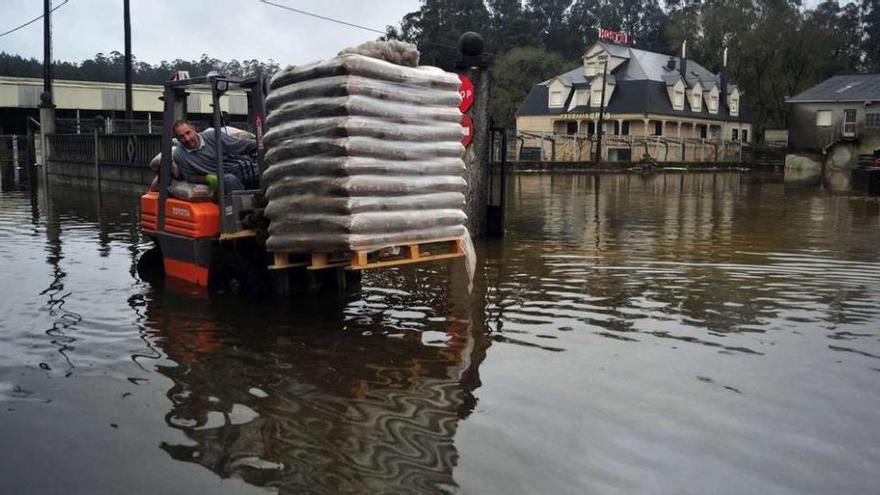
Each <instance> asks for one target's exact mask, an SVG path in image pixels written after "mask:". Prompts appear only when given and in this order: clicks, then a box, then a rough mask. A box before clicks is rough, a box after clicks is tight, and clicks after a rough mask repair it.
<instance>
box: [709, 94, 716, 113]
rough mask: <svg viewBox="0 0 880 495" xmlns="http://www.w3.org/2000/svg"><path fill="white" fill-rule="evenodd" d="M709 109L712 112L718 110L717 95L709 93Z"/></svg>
mask: <svg viewBox="0 0 880 495" xmlns="http://www.w3.org/2000/svg"><path fill="white" fill-rule="evenodd" d="M709 111H710V112H712V113H716V112H717V111H718V95H709Z"/></svg>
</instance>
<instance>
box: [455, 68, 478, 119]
mask: <svg viewBox="0 0 880 495" xmlns="http://www.w3.org/2000/svg"><path fill="white" fill-rule="evenodd" d="M458 78H459V79H460V80H461V86H460V87H459V88H458V96H460V97H461V103H459V104H458V109H459V110H461V113H464V112H467V111H468V110H470V108H471V105H473V104H474V83H472V82H471V78H469V77H468V76H465V75H464V74H459V75H458Z"/></svg>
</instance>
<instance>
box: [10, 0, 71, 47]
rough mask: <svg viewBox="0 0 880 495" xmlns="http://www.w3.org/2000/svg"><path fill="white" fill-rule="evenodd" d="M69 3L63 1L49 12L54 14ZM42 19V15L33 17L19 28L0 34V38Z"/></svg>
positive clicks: (65, 0)
mask: <svg viewBox="0 0 880 495" xmlns="http://www.w3.org/2000/svg"><path fill="white" fill-rule="evenodd" d="M69 1H70V0H64V3H62V4H61V5H59V6H57V7H54V8H53V9H52V10H50V11H49V12H55V11H56V10H58V9H60V8H61V7H64V4H66V3H67V2H69ZM42 18H43V16H42V15H39V16H37V17H34V18H33V19H31V20H29V21H27V22H26V23H24V24H22V25H21V26H18V27H15V28H12V29H10V30H9V31H6V32H5V33H0V38H2V37H4V36H6V35H7V34H12V33H14V32H16V31H18V30H19V29H24V28H26V27H28V26H30V25H31V24H33V23H35V22H37V21H39V20H40V19H42Z"/></svg>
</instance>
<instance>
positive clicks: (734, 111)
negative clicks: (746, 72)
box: [727, 94, 739, 117]
mask: <svg viewBox="0 0 880 495" xmlns="http://www.w3.org/2000/svg"><path fill="white" fill-rule="evenodd" d="M727 106H728V107H729V108H730V115H733V116H734V117H736V116H737V115H739V95H738V94H732V95H730V101H729V102H728V104H727Z"/></svg>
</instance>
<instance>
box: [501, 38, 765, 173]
mask: <svg viewBox="0 0 880 495" xmlns="http://www.w3.org/2000/svg"><path fill="white" fill-rule="evenodd" d="M606 63H607V72H605V71H604V70H603V69H604V68H605V64H606ZM603 73H604V75H603ZM603 81H604V102H603V101H602V96H603ZM600 110H604V115H603V122H604V127H603V129H604V131H603V134H604V135H605V136H609V137H610V138H611V139H609V140H608V143H606V146H603V151H602V156H603V159H605V160H611V161H615V160H627V159H631V158H630V156H629V155H630V152H631V150H630V149H625V148H626V146H624V144H625V142H626V140H625V139H620V138H621V137H624V136H634V137H639V138H644V137H649V138H650V137H656V138H660V137H668V138H677V139H679V140H680V141H681V142H683V143H684V142H685V141H688V142H690V143H696V142H701V141H707V142H715V143H718V142H725V141H740V142H750V140H751V139H752V138H753V131H752V125H751V123H750V121H749V119H748V115H747V114H746V109H745V105H743V95H742V93H741V91H740V89H739V88H738V87H737V85H736V84H733V83H732V82H730V81H727V80H726V77H725V74H724V71H722V73H721V74H713V73H712V72H710V71H709V70H707V69H706V68H705V67H703V66H702V65H700V64H699V63H697V62H695V61H693V60H688V59H686V58H684V57H675V56H670V55H665V54H662V53H655V52H649V51H646V50H640V49H637V48H633V47H630V46H625V45H619V44H615V43H609V42H604V41H599V42H597V43H595V44H594V45H592V46H591V47H590V48H589V49H588V50H587V51H586V53H584V56H583V66H581V67H578V68H576V69H573V70H570V71H568V72H565V73H563V74H559V75H558V76H556V77H553V78H552V79H549V80H547V81H544V82H541V83H538V84H536V85H535V86H534V87H532V89H531V91H530V92H529V94H528V96H526V98H525V100H524V101H523V102H522V103H521V104H520V105H519V107H518V109H517V113H516V123H517V131H519V132H520V133H534V134H540V133H543V134H548V135H550V134H553V135H560V134H561V135H574V136H581V137H591V136H594V135H595V134H596V131H597V128H598V127H597V126H598V123H599V119H600ZM615 137H616V138H617V139H615ZM630 141H632V140H630ZM669 141H671V140H669ZM657 142H660V139H657ZM686 146H687V144H682V145H681V146H680V147H679V148H674V149H673V150H672V151H671V152H670V151H669V150H668V149H667V150H666V151H665V153H664V154H663V155H660V156H655V158H658V159H661V160H687V159H689V158H690V157H689V155H688V154H687V153H688V149H687V148H686ZM694 146H695V145H694ZM667 148H668V146H667ZM646 149H647V148H646ZM649 154H652V155H654V152H653V151H650V153H649ZM633 158H635V157H633Z"/></svg>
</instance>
